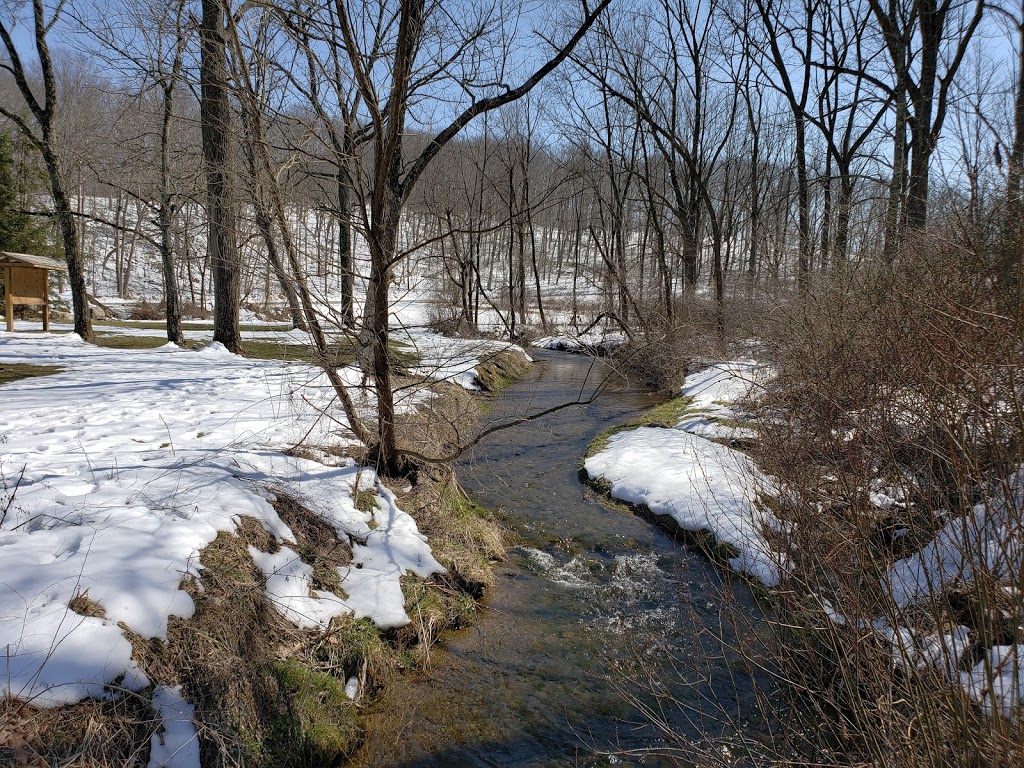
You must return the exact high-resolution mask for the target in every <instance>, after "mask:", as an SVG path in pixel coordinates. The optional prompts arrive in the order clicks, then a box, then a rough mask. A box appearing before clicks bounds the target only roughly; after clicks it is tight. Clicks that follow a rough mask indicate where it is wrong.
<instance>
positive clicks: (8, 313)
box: [4, 267, 14, 333]
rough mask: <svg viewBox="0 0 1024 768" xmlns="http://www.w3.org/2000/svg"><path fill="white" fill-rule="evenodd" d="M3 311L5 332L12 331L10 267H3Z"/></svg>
mask: <svg viewBox="0 0 1024 768" xmlns="http://www.w3.org/2000/svg"><path fill="white" fill-rule="evenodd" d="M4 299H5V302H4V304H5V308H4V313H5V317H6V318H7V332H8V333H14V294H13V293H11V268H10V267H4Z"/></svg>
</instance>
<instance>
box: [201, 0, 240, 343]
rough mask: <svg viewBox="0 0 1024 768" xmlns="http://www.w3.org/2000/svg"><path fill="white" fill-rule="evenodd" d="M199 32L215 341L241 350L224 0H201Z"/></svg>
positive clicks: (238, 257)
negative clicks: (221, 0)
mask: <svg viewBox="0 0 1024 768" xmlns="http://www.w3.org/2000/svg"><path fill="white" fill-rule="evenodd" d="M199 36H200V41H201V54H202V59H201V62H200V68H199V77H200V98H199V111H200V121H201V123H202V136H203V160H204V162H205V165H206V195H207V210H206V215H207V219H208V226H209V237H208V243H209V246H208V247H209V255H210V267H211V271H212V273H213V293H214V300H213V301H214V304H213V340H214V341H218V342H220V343H221V344H223V345H224V346H225V347H227V349H228V350H230V351H231V352H235V353H237V352H240V351H241V349H242V333H241V329H240V328H239V324H238V315H239V309H240V294H241V260H240V256H239V252H238V234H237V222H236V221H235V190H234V180H233V178H232V166H231V104H230V102H229V99H228V63H227V50H226V42H225V37H224V9H223V7H222V5H221V3H220V1H219V0H202V20H201V23H200V27H199Z"/></svg>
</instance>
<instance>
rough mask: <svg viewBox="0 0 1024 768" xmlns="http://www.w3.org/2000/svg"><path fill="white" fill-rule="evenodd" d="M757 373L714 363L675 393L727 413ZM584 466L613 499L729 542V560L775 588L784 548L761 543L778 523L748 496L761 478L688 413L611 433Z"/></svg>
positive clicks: (785, 562)
mask: <svg viewBox="0 0 1024 768" xmlns="http://www.w3.org/2000/svg"><path fill="white" fill-rule="evenodd" d="M761 376H762V374H761V373H759V372H758V371H757V370H756V367H755V364H754V363H750V362H745V361H737V362H729V363H721V364H718V365H716V366H712V367H711V368H708V369H706V370H704V371H701V372H699V373H697V374H695V375H694V376H693V377H691V378H688V380H687V386H686V387H684V389H683V393H684V394H686V395H687V396H689V397H692V398H694V402H695V405H696V406H697V407H698V408H701V409H703V411H704V413H708V414H718V415H721V414H723V413H729V414H730V416H732V415H734V414H733V412H732V411H731V410H728V409H729V407H730V406H731V405H732V403H733V402H734V401H735V400H736V399H739V398H741V397H746V396H747V395H748V394H749V392H750V387H751V386H752V385H753V384H752V383H753V382H756V381H758V380H759V379H760V377H761ZM705 420H706V421H707V422H708V423H710V419H707V418H706V419H705ZM716 436H717V435H716ZM584 467H585V469H586V471H587V474H588V475H589V476H590V477H591V478H592V479H601V480H604V481H606V482H608V483H610V485H611V494H612V496H613V497H615V498H616V499H620V500H622V501H626V502H629V503H631V504H643V505H645V506H646V507H647V508H648V509H650V510H651V512H653V513H654V514H656V515H668V516H669V517H671V518H672V519H673V520H675V521H676V523H678V524H679V526H680V527H681V528H683V529H685V530H688V531H694V532H697V531H708V532H710V533H711V534H713V535H714V536H715V538H716V539H717V540H718V541H720V542H724V543H726V544H729V545H731V546H732V547H734V548H735V549H736V550H737V551H738V554H737V555H736V557H734V558H732V559H731V560H730V565H731V566H732V567H733V568H735V569H736V570H737V571H741V572H743V573H746V574H748V575H750V576H752V577H754V578H756V579H758V580H759V581H761V582H762V583H763V584H764V585H765V586H768V587H773V586H776V585H777V584H778V583H779V582H780V581H781V579H782V576H783V574H784V573H785V572H786V570H787V569H788V568H789V559H788V556H787V555H786V553H785V552H782V551H778V550H776V549H774V548H773V547H772V545H771V544H770V542H769V540H770V538H771V536H772V534H773V533H781V532H782V530H783V525H782V523H781V522H780V521H779V520H777V519H776V518H775V517H774V516H773V515H772V514H771V513H769V512H767V511H765V510H764V509H762V508H761V507H760V505H758V504H757V503H756V501H755V499H756V496H757V492H758V491H759V490H761V489H763V488H766V487H768V485H769V483H768V480H767V478H766V477H764V475H762V474H761V473H760V472H759V471H758V470H757V468H756V467H755V466H754V464H753V462H751V461H750V459H749V458H747V456H746V455H745V454H743V453H741V452H739V451H736V450H733V449H731V448H728V447H726V446H724V445H721V444H719V443H716V442H712V441H711V440H709V439H706V437H705V436H704V431H702V430H699V429H695V428H694V425H693V419H690V418H687V419H684V420H683V421H681V422H680V424H679V425H678V426H677V428H676V429H658V428H651V427H641V428H639V429H635V430H632V431H628V432H620V433H619V434H616V435H613V436H612V437H611V438H610V439H609V441H608V446H607V447H606V448H605V449H604V450H602V451H600V452H599V453H597V454H596V455H594V456H592V457H590V458H589V459H587V460H586V462H585V464H584Z"/></svg>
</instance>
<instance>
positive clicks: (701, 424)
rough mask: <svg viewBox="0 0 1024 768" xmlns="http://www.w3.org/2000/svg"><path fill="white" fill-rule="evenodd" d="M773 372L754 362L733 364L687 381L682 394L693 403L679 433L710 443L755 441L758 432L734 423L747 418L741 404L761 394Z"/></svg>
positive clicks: (711, 368)
mask: <svg viewBox="0 0 1024 768" xmlns="http://www.w3.org/2000/svg"><path fill="white" fill-rule="evenodd" d="M774 375H775V374H774V371H772V370H771V369H769V368H766V367H765V366H763V365H760V364H758V363H756V362H754V361H752V360H730V361H727V362H723V363H715V364H714V365H711V366H708V367H707V368H703V369H701V370H700V371H697V372H696V373H694V374H691V375H689V376H687V377H686V383H685V384H684V385H683V387H682V389H681V390H680V394H681V395H682V396H683V397H688V398H690V400H691V401H692V402H691V404H690V407H689V408H688V409H687V415H686V418H684V419H683V420H682V421H680V422H679V424H677V425H676V429H681V430H683V431H684V432H690V433H692V434H695V435H699V436H700V437H706V438H709V439H711V440H753V439H755V438H756V437H757V432H756V431H754V430H753V429H751V428H749V427H741V426H736V425H735V424H731V423H722V421H723V420H724V421H726V422H733V421H737V420H741V419H743V418H744V417H745V414H743V413H742V412H741V411H740V408H739V405H738V403H740V402H743V401H745V400H748V399H750V398H752V397H754V396H756V395H757V394H759V393H760V392H761V391H762V390H763V389H764V387H765V386H766V385H767V383H768V382H769V381H770V380H771V379H772V378H773V377H774Z"/></svg>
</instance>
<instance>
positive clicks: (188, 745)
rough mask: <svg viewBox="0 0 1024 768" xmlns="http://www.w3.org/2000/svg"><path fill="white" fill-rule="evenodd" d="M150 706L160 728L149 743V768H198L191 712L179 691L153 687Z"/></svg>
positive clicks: (196, 741) (197, 742)
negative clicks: (157, 718)
mask: <svg viewBox="0 0 1024 768" xmlns="http://www.w3.org/2000/svg"><path fill="white" fill-rule="evenodd" d="M152 703H153V709H154V710H156V713H157V717H159V718H160V728H159V729H158V730H157V732H156V733H154V734H153V738H152V740H151V742H150V752H149V768H199V737H198V736H196V728H195V724H194V723H193V721H192V718H193V716H194V715H195V710H194V708H193V707H192V705H191V704H189V703H188V702H186V701H185V699H183V698H182V696H181V688H180V687H179V686H175V687H173V688H168V687H165V686H162V685H158V686H156V687H155V688H154V689H153V702H152Z"/></svg>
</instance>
